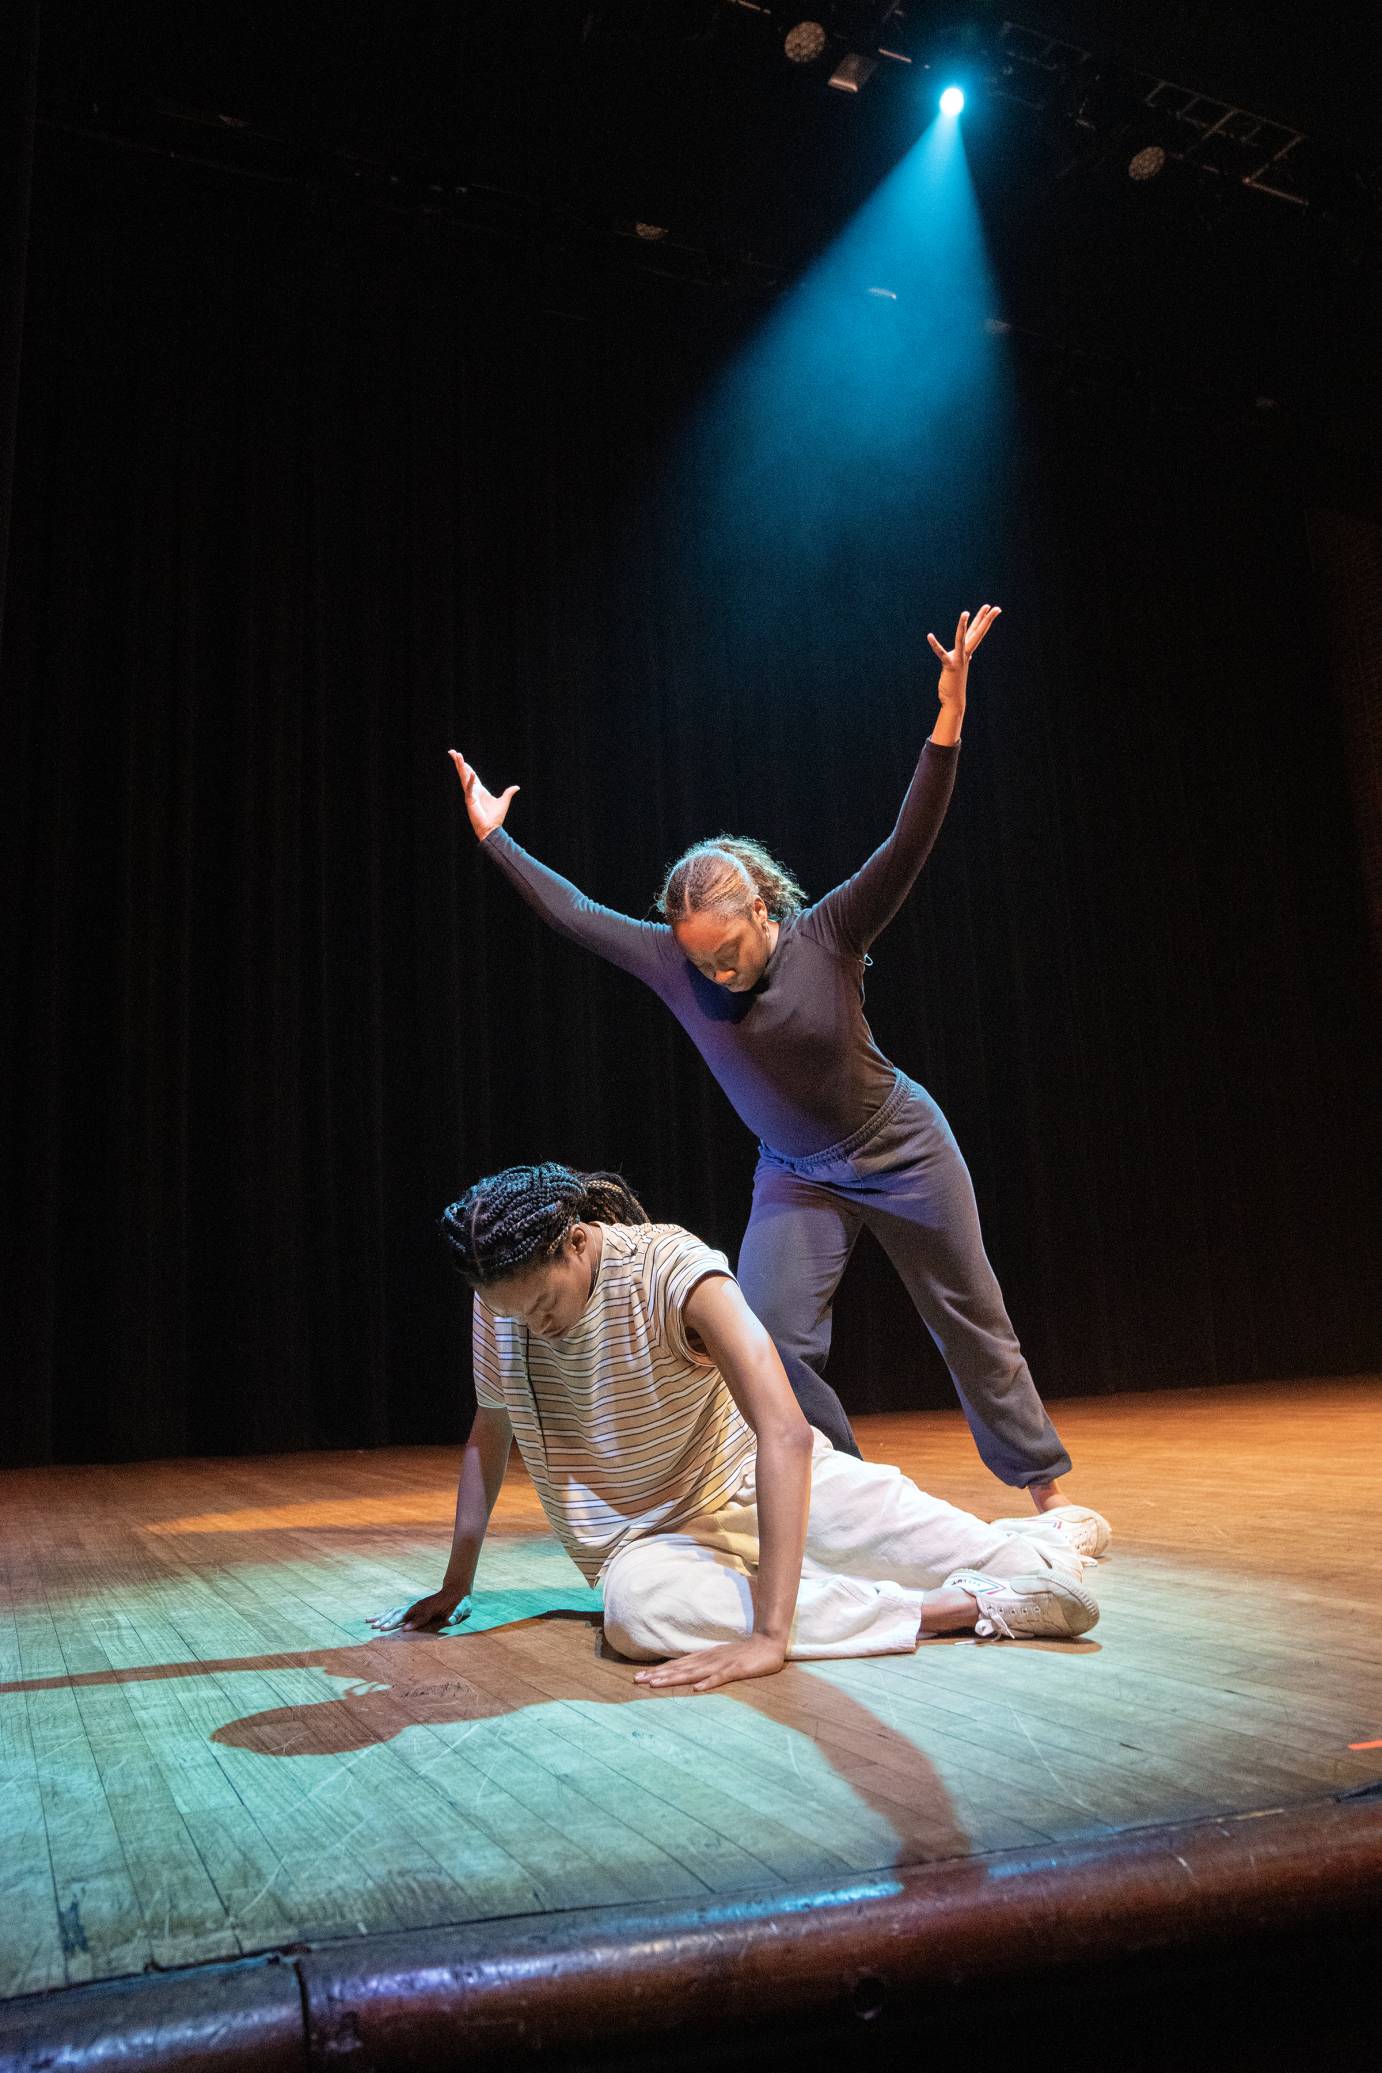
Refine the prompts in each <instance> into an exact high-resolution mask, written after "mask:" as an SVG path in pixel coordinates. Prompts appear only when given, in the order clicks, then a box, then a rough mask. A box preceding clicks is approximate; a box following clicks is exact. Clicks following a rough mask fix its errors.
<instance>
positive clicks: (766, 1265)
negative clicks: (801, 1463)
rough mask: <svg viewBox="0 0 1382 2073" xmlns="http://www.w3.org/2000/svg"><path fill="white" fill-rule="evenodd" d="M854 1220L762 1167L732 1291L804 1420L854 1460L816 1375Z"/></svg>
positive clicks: (795, 1181) (835, 1408) (806, 1184)
mask: <svg viewBox="0 0 1382 2073" xmlns="http://www.w3.org/2000/svg"><path fill="white" fill-rule="evenodd" d="M858 1235H859V1221H858V1218H857V1217H856V1216H855V1215H854V1214H853V1213H852V1211H851V1210H850V1209H849V1208H848V1207H847V1206H846V1205H845V1204H844V1203H842V1202H841V1201H840V1199H839V1197H838V1196H836V1195H834V1194H832V1193H831V1192H830V1191H829V1190H828V1189H826V1188H820V1187H816V1186H814V1185H813V1184H812V1183H811V1182H810V1181H805V1180H801V1179H800V1178H799V1177H798V1176H797V1175H796V1174H794V1173H787V1172H785V1171H784V1170H783V1168H782V1167H780V1166H774V1165H772V1164H771V1163H770V1162H769V1161H766V1160H764V1161H762V1162H761V1163H760V1165H759V1168H758V1172H757V1173H756V1174H755V1176H754V1183H753V1209H752V1212H751V1214H750V1216H749V1224H748V1229H747V1230H746V1231H745V1233H744V1239H743V1243H742V1245H741V1246H740V1248H739V1286H740V1287H741V1288H742V1289H743V1291H744V1299H745V1301H746V1302H747V1303H748V1306H749V1308H750V1310H752V1311H753V1313H754V1315H755V1316H756V1317H757V1318H758V1319H759V1321H760V1322H761V1323H762V1324H763V1325H764V1326H765V1327H766V1329H767V1331H768V1334H769V1336H770V1338H771V1339H772V1341H773V1343H774V1344H775V1346H776V1347H777V1350H778V1352H779V1353H780V1354H781V1356H782V1364H783V1366H784V1367H785V1368H786V1370H787V1379H788V1381H789V1382H790V1383H791V1385H792V1388H793V1390H794V1391H795V1392H796V1397H797V1401H798V1402H799V1403H800V1405H801V1408H802V1410H803V1411H804V1412H805V1414H806V1419H807V1422H808V1423H809V1424H811V1425H814V1426H815V1427H816V1429H817V1431H819V1432H823V1433H824V1434H825V1436H826V1438H827V1439H828V1440H829V1441H830V1444H831V1445H832V1446H833V1447H835V1448H837V1449H838V1450H839V1451H840V1452H841V1453H843V1454H854V1455H857V1454H858V1452H859V1443H858V1441H857V1440H856V1439H855V1437H854V1433H853V1431H852V1429H851V1427H850V1423H849V1419H848V1417H847V1416H846V1414H845V1408H844V1405H843V1404H842V1403H841V1402H840V1399H839V1397H838V1396H836V1394H835V1392H834V1390H833V1389H832V1388H831V1387H830V1384H829V1383H828V1382H827V1381H826V1380H825V1378H824V1376H823V1374H822V1372H821V1371H822V1369H823V1368H824V1366H825V1362H826V1357H827V1355H828V1354H829V1352H830V1322H831V1319H830V1310H831V1304H832V1303H833V1302H834V1299H835V1291H836V1289H837V1288H838V1287H839V1285H840V1276H841V1275H842V1274H843V1273H844V1271H845V1268H846V1266H847V1265H848V1263H849V1256H850V1253H851V1252H852V1251H853V1249H854V1241H855V1239H856V1238H857V1237H858Z"/></svg>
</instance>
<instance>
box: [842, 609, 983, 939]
mask: <svg viewBox="0 0 1382 2073" xmlns="http://www.w3.org/2000/svg"><path fill="white" fill-rule="evenodd" d="M1000 611H1001V607H1000V606H998V605H984V606H982V607H981V608H980V610H979V611H978V612H977V613H976V614H975V615H974V619H973V622H972V623H971V621H970V616H969V613H968V612H961V614H960V620H959V624H958V626H957V627H956V629H955V645H954V647H953V648H952V649H946V648H943V647H942V646H941V644H940V642H939V641H938V640H937V639H936V636H935V635H934V634H933V633H928V634H927V636H926V638H927V640H928V642H929V643H930V645H931V647H932V649H933V651H934V652H935V653H936V654H937V655H938V656H939V657H940V661H941V673H940V681H939V684H938V686H937V690H938V693H939V696H940V705H941V709H940V713H939V715H938V717H937V720H936V724H935V726H934V727H933V728H932V730H931V736H930V739H929V740H928V741H927V742H926V744H925V745H924V747H923V749H922V752H921V758H920V761H919V762H918V764H917V767H916V770H915V772H914V773H913V776H912V782H911V784H910V785H909V786H908V788H907V796H906V798H905V799H904V800H903V802H902V810H901V812H900V813H899V814H898V817H897V824H896V826H895V827H894V828H893V831H892V833H891V835H889V837H888V839H887V841H886V842H883V843H880V845H879V847H878V848H877V849H876V850H875V851H874V853H873V855H872V856H871V857H870V858H869V859H868V862H867V863H865V864H862V865H861V866H860V868H859V869H858V870H857V871H856V872H855V873H854V876H853V877H852V878H847V879H846V880H845V882H844V884H843V885H837V886H836V888H835V890H834V891H833V892H830V893H827V894H826V895H825V898H824V899H823V900H818V901H817V902H816V904H815V906H814V907H812V908H811V909H810V910H809V912H808V914H807V916H806V922H805V925H806V926H807V927H808V928H810V929H811V930H812V931H813V932H814V933H815V934H817V935H820V936H822V937H824V938H825V939H826V940H827V941H828V942H830V943H831V944H832V945H833V946H835V947H837V948H839V949H842V950H845V951H848V952H850V953H852V954H854V955H856V956H862V955H863V953H864V952H865V951H866V950H867V949H868V947H869V944H870V943H871V942H872V941H873V939H874V937H875V936H877V935H879V934H880V933H881V932H882V930H883V929H885V928H886V927H887V925H888V923H889V922H890V921H891V920H892V918H893V916H894V915H895V914H896V912H897V910H898V908H899V907H900V906H901V905H902V902H903V901H904V900H905V899H906V897H907V895H908V893H909V892H910V891H911V889H912V887H913V885H915V883H916V881H917V877H918V875H919V873H920V871H921V868H922V865H923V864H924V863H925V862H926V859H927V857H928V856H929V855H930V853H931V845H932V843H933V842H934V841H935V839H936V837H937V835H938V834H939V833H940V828H941V822H942V821H943V820H944V819H945V812H946V808H947V807H948V806H949V804H950V794H951V792H952V791H953V790H954V786H955V764H956V761H957V760H958V759H957V754H956V752H957V750H958V748H959V745H960V731H961V728H962V727H963V725H964V713H965V697H966V692H967V688H968V678H969V662H970V657H971V656H972V655H973V653H974V650H975V649H976V648H977V647H978V645H979V643H980V641H982V640H983V638H984V635H985V634H986V633H987V632H988V630H989V628H990V627H991V626H992V625H993V622H994V620H995V619H997V618H998V616H999V613H1000Z"/></svg>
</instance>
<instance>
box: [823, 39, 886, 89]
mask: <svg viewBox="0 0 1382 2073" xmlns="http://www.w3.org/2000/svg"><path fill="white" fill-rule="evenodd" d="M877 66H878V60H877V58H866V57H865V56H864V55H863V53H862V52H861V51H857V50H852V51H851V52H850V53H849V55H848V57H844V58H841V59H840V62H839V64H838V65H837V66H836V67H835V70H834V71H833V72H832V73H831V75H830V84H831V85H832V86H837V87H838V88H839V89H840V92H841V93H842V94H857V93H858V91H859V89H860V87H862V86H865V85H867V83H868V81H869V80H870V79H871V78H872V76H873V74H874V72H875V71H876V70H877Z"/></svg>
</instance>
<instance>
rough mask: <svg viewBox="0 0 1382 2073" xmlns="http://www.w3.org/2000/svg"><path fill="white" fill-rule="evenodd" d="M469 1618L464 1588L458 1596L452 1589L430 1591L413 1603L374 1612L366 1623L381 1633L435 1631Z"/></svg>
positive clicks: (468, 1604)
mask: <svg viewBox="0 0 1382 2073" xmlns="http://www.w3.org/2000/svg"><path fill="white" fill-rule="evenodd" d="M469 1618H470V1599H469V1597H468V1596H466V1594H465V1593H464V1592H463V1593H461V1595H460V1596H459V1597H458V1596H457V1594H456V1592H455V1591H433V1592H431V1593H430V1594H429V1596H427V1597H426V1598H419V1599H418V1600H417V1602H416V1603H415V1604H413V1605H395V1606H394V1607H393V1609H392V1611H390V1612H378V1613H376V1614H375V1615H374V1617H373V1618H372V1619H371V1620H370V1622H369V1624H370V1625H371V1626H372V1627H373V1628H375V1630H376V1631H377V1632H378V1633H380V1634H389V1633H393V1632H395V1631H397V1632H401V1633H404V1634H422V1633H428V1632H430V1633H434V1634H435V1633H438V1632H440V1630H441V1629H442V1628H443V1627H449V1626H452V1625H455V1626H459V1625H460V1623H461V1621H462V1620H468V1619H469Z"/></svg>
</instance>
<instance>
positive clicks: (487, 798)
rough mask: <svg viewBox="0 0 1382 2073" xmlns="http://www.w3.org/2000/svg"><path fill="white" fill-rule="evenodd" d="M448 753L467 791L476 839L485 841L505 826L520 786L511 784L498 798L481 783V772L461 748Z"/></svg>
mask: <svg viewBox="0 0 1382 2073" xmlns="http://www.w3.org/2000/svg"><path fill="white" fill-rule="evenodd" d="M446 753H447V755H448V756H449V757H450V758H451V760H452V762H453V763H454V764H455V766H456V775H457V777H458V778H459V779H460V781H461V790H462V791H463V792H464V793H465V810H466V812H467V813H468V814H469V815H470V825H471V827H472V828H473V829H474V830H475V839H476V841H477V842H483V841H484V839H485V837H486V835H492V834H493V833H494V831H495V829H496V828H502V827H503V825H504V815H505V814H506V813H507V812H508V810H509V801H510V799H512V797H513V795H514V793H515V792H516V791H517V790H518V786H517V785H510V786H509V788H508V790H507V791H506V792H501V793H500V795H499V797H498V798H497V799H496V798H495V796H494V794H493V792H491V791H487V790H486V788H485V786H484V785H482V784H481V782H480V774H479V772H478V771H477V770H473V769H472V768H471V766H470V764H469V763H467V762H466V759H465V757H464V756H463V755H462V754H461V752H460V750H459V749H448V750H447V752H446Z"/></svg>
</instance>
